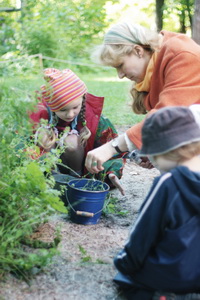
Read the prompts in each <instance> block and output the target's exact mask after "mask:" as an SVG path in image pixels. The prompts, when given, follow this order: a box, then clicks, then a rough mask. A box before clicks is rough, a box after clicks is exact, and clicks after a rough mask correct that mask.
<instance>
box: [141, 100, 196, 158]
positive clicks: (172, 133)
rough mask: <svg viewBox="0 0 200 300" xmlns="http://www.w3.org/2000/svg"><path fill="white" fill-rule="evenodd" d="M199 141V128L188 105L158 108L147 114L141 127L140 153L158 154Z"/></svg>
mask: <svg viewBox="0 0 200 300" xmlns="http://www.w3.org/2000/svg"><path fill="white" fill-rule="evenodd" d="M197 141H200V128H199V125H198V124H197V123H196V121H195V117H194V115H193V113H192V111H191V110H190V109H189V108H188V107H183V106H173V107H165V108H161V109H159V110H158V111H157V112H155V113H153V114H151V115H150V116H148V117H147V118H146V120H145V122H144V125H143V128H142V149H141V151H140V155H142V156H143V155H159V154H164V153H167V152H169V151H171V150H174V149H177V148H179V147H181V146H184V145H187V144H190V143H192V142H197Z"/></svg>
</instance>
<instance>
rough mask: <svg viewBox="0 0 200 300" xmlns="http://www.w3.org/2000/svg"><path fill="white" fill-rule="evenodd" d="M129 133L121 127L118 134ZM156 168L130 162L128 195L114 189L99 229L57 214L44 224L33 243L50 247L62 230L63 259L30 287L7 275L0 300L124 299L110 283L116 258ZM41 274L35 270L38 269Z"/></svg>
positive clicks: (126, 175)
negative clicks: (110, 202) (36, 241)
mask: <svg viewBox="0 0 200 300" xmlns="http://www.w3.org/2000/svg"><path fill="white" fill-rule="evenodd" d="M126 129H127V128H126V127H120V128H118V131H119V133H120V132H124V131H125V130H126ZM157 175H159V171H158V170H157V169H151V170H148V169H144V168H141V167H140V166H138V165H137V164H136V163H135V162H134V161H127V163H126V165H125V168H124V173H123V177H122V179H121V182H122V184H123V186H124V188H125V192H126V194H125V196H121V194H120V192H119V191H118V190H111V191H110V196H111V197H112V198H114V199H115V201H114V202H115V203H114V212H111V211H110V212H109V210H107V212H105V213H103V214H102V216H101V218H100V221H99V223H98V224H95V225H81V224H75V223H72V222H71V221H70V219H69V217H68V216H66V215H55V216H53V217H52V218H51V219H50V220H49V222H48V223H45V224H43V225H41V226H40V227H39V228H38V230H37V232H35V233H34V236H33V237H34V238H36V239H39V240H42V241H44V242H51V241H52V240H53V238H54V236H55V231H56V228H57V227H59V228H60V233H61V242H60V243H59V245H58V250H59V251H60V255H57V256H55V257H54V259H53V262H52V264H51V265H49V266H47V267H46V268H45V270H44V271H43V272H41V273H39V274H37V275H35V276H34V277H33V279H31V281H30V282H29V283H26V282H25V281H21V280H19V279H17V278H16V277H14V276H12V275H8V276H7V277H6V279H5V280H4V281H1V282H0V300H79V299H80V300H96V299H98V300H122V299H124V298H123V296H122V295H121V294H120V292H119V291H118V290H117V288H116V286H115V284H114V283H113V281H112V279H113V277H114V275H115V274H116V270H115V268H114V266H113V258H114V256H115V255H116V254H117V253H118V252H119V250H120V249H121V248H122V247H123V245H124V243H125V242H126V240H127V237H128V234H129V231H130V228H131V225H132V224H133V222H134V220H135V218H136V216H137V212H138V208H139V207H140V205H141V203H142V201H143V199H144V197H145V196H146V194H147V192H148V190H149V188H150V186H151V183H152V181H153V179H154V178H155V176H157ZM36 271H37V270H36Z"/></svg>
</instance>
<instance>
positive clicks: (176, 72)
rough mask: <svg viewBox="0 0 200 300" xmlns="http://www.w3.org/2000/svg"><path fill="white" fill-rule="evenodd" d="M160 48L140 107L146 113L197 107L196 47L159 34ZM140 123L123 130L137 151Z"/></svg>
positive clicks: (199, 62)
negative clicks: (169, 107) (143, 107)
mask: <svg viewBox="0 0 200 300" xmlns="http://www.w3.org/2000/svg"><path fill="white" fill-rule="evenodd" d="M161 33H162V34H163V35H164V40H163V44H162V46H161V49H160V52H159V54H158V57H157V61H156V64H155V67H154V71H153V74H152V78H151V86H150V91H149V93H148V95H147V96H146V98H145V100H144V105H145V107H146V109H147V111H148V112H150V113H152V112H155V111H156V110H157V109H159V108H161V107H165V106H181V105H182V106H189V105H191V104H194V103H199V104H200V46H199V45H198V44H196V43H195V42H194V41H193V40H192V39H191V38H189V37H187V36H186V35H184V34H180V33H173V32H169V31H165V30H163V31H161ZM143 122H144V121H142V122H140V123H138V124H136V125H134V126H133V127H131V128H130V129H128V130H127V132H126V133H127V135H128V137H129V139H130V140H131V141H132V142H133V143H134V144H135V145H136V147H138V148H139V149H140V148H141V144H142V142H141V129H142V125H143Z"/></svg>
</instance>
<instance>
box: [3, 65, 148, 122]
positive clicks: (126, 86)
mask: <svg viewBox="0 0 200 300" xmlns="http://www.w3.org/2000/svg"><path fill="white" fill-rule="evenodd" d="M76 73H77V75H78V76H79V77H80V78H81V79H82V80H83V81H84V82H85V84H86V85H87V88H88V92H90V93H92V94H94V95H96V96H103V97H104V98H105V100H104V108H103V114H104V115H106V116H107V117H108V118H109V119H110V121H111V122H112V123H113V124H115V125H128V126H130V127H131V126H132V125H134V124H136V123H137V122H139V121H140V120H142V119H143V118H144V117H143V116H138V115H135V114H134V113H133V112H132V108H131V102H132V100H131V97H130V94H129V90H130V87H131V82H130V81H128V80H126V79H123V80H120V79H119V78H118V77H117V74H116V71H115V70H114V69H113V70H108V71H103V72H99V73H79V72H76ZM3 83H4V86H6V87H7V89H8V90H12V91H15V92H16V93H18V91H22V92H23V93H24V95H25V96H26V95H28V94H31V93H33V92H34V91H35V90H39V88H40V86H41V85H42V84H44V80H43V79H42V76H41V74H38V75H35V74H30V75H29V74H28V75H27V74H26V76H23V75H20V76H16V75H15V76H13V77H6V78H4V80H3Z"/></svg>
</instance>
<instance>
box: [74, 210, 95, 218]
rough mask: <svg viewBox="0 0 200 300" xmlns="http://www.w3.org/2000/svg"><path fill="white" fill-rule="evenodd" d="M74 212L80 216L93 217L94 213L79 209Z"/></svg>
mask: <svg viewBox="0 0 200 300" xmlns="http://www.w3.org/2000/svg"><path fill="white" fill-rule="evenodd" d="M76 214H77V216H82V217H89V218H90V217H94V214H93V213H91V212H87V211H80V210H77V211H76Z"/></svg>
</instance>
